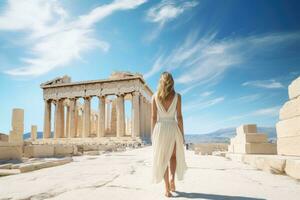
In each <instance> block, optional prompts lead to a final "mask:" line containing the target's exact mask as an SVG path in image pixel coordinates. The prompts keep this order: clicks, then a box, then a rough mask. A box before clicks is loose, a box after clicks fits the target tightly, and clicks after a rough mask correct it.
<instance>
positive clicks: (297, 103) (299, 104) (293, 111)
mask: <svg viewBox="0 0 300 200" xmlns="http://www.w3.org/2000/svg"><path fill="white" fill-rule="evenodd" d="M296 116H300V96H298V97H297V98H295V99H291V100H289V101H287V102H286V103H285V104H284V105H283V106H282V108H281V109H280V111H279V119H280V120H285V119H290V118H293V117H296Z"/></svg>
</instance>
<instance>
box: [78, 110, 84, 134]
mask: <svg viewBox="0 0 300 200" xmlns="http://www.w3.org/2000/svg"><path fill="white" fill-rule="evenodd" d="M78 111H79V113H80V114H79V113H78V119H77V122H78V126H77V135H78V137H80V138H82V137H83V134H82V133H83V116H84V111H83V109H79V110H78Z"/></svg>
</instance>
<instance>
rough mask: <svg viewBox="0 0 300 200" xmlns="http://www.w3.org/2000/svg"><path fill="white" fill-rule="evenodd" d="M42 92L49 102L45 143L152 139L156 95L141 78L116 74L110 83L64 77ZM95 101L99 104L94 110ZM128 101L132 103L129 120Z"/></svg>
mask: <svg viewBox="0 0 300 200" xmlns="http://www.w3.org/2000/svg"><path fill="white" fill-rule="evenodd" d="M41 88H42V89H43V98H44V101H45V113H44V135H43V137H44V139H46V138H90V137H97V138H101V137H118V138H120V137H132V138H141V139H143V140H144V139H145V140H147V139H149V138H150V132H151V127H150V123H151V120H150V117H151V96H152V94H153V92H152V91H151V89H150V88H149V87H148V85H147V84H146V82H145V80H144V79H143V76H142V75H141V74H138V73H130V72H114V73H112V74H111V76H110V77H109V78H108V79H101V80H92V81H80V82H72V81H71V78H70V77H68V76H64V77H60V78H56V79H53V80H50V81H47V82H45V83H42V84H41ZM93 98H96V99H97V101H98V108H97V109H94V110H93V109H91V100H92V99H93ZM81 99H82V100H81ZM125 100H129V101H130V102H131V113H130V116H131V117H130V118H129V119H126V115H125V105H124V102H125ZM52 109H54V112H53V111H52ZM51 115H54V116H51ZM51 120H53V121H54V122H52V121H51ZM51 124H53V125H51ZM129 131H130V132H129ZM51 133H53V134H51Z"/></svg>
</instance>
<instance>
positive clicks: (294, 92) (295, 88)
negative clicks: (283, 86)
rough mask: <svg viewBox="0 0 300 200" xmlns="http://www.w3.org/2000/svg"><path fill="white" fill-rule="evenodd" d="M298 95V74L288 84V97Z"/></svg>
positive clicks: (299, 85)
mask: <svg viewBox="0 0 300 200" xmlns="http://www.w3.org/2000/svg"><path fill="white" fill-rule="evenodd" d="M298 96H300V76H299V77H298V78H297V79H296V80H294V81H293V82H292V83H291V84H290V85H289V98H290V99H294V98H296V97H298Z"/></svg>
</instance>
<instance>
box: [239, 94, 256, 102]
mask: <svg viewBox="0 0 300 200" xmlns="http://www.w3.org/2000/svg"><path fill="white" fill-rule="evenodd" d="M260 97H261V95H260V94H250V95H245V96H240V97H238V98H237V100H238V101H242V102H250V101H255V100H257V99H259V98H260Z"/></svg>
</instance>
